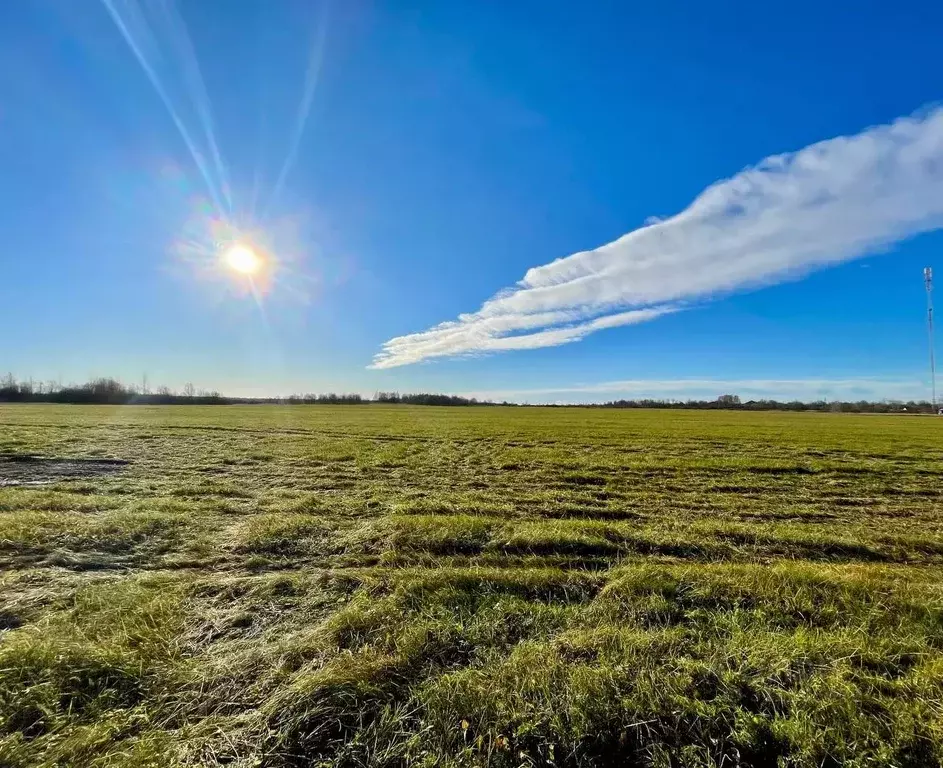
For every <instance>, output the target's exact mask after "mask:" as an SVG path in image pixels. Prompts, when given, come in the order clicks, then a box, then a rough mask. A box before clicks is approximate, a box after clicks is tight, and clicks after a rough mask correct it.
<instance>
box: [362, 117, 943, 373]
mask: <svg viewBox="0 0 943 768" xmlns="http://www.w3.org/2000/svg"><path fill="white" fill-rule="evenodd" d="M941 226H943V108H937V109H935V110H932V111H929V112H926V113H925V114H921V115H917V116H913V117H904V118H900V119H898V120H895V121H894V122H893V123H891V124H889V125H882V126H878V127H874V128H869V129H868V130H866V131H864V132H862V133H859V134H856V135H854V136H843V137H839V138H835V139H830V140H828V141H823V142H820V143H818V144H813V145H811V146H808V147H806V148H805V149H802V150H800V151H798V152H793V153H789V154H783V155H775V156H773V157H768V158H766V159H765V160H762V161H761V162H760V163H759V164H758V165H756V166H754V167H752V168H748V169H746V170H744V171H742V172H741V173H739V174H737V175H736V176H734V177H732V178H730V179H726V180H724V181H720V182H717V183H716V184H713V185H712V186H710V187H708V188H707V189H705V190H704V191H703V192H702V193H701V194H700V195H699V196H698V197H697V198H696V199H695V200H694V202H692V203H691V205H690V206H688V208H686V209H685V210H684V211H682V212H681V213H679V214H677V215H675V216H672V217H671V218H667V219H663V220H650V221H649V222H648V223H647V224H646V226H643V227H640V228H639V229H636V230H634V231H632V232H629V233H628V234H627V235H624V236H623V237H620V238H619V239H618V240H615V241H613V242H611V243H607V244H606V245H603V246H600V247H599V248H596V249H594V250H591V251H581V252H580V253H575V254H573V255H571V256H567V257H566V258H562V259H557V260H556V261H552V262H550V263H549V264H544V265H543V266H539V267H534V268H533V269H530V270H528V272H527V274H526V275H524V278H523V279H522V280H521V281H520V282H519V283H517V284H516V285H515V286H512V287H510V288H507V289H505V290H503V291H501V292H499V293H498V294H497V295H495V296H494V297H493V298H491V299H489V300H488V301H486V302H485V303H484V304H483V305H482V306H481V308H480V309H479V310H478V311H477V312H472V313H469V314H463V315H460V316H459V318H458V319H457V320H454V321H450V322H445V323H442V324H440V325H437V326H435V327H433V328H431V329H429V330H427V331H423V332H421V333H412V334H409V335H406V336H399V337H396V338H393V339H390V340H389V341H387V342H386V343H385V344H384V345H383V349H382V350H381V351H380V352H379V353H378V354H377V355H376V357H375V358H374V360H373V363H372V365H371V366H370V367H372V368H392V367H395V366H399V365H408V364H410V363H416V362H419V361H421V360H426V359H428V358H434V357H447V356H454V355H469V354H479V353H488V352H494V351H498V350H507V349H525V348H535V347H546V346H555V345H559V344H566V343H568V342H572V341H577V340H579V339H582V338H584V337H585V336H586V335H588V334H590V333H593V332H594V331H597V330H601V329H603V328H611V327H615V326H618V325H627V324H632V323H639V322H644V321H646V320H653V319H655V318H656V317H660V316H661V315H664V314H666V313H668V312H673V311H676V310H678V309H679V308H681V306H682V305H683V303H684V302H690V301H692V300H698V299H704V298H707V297H710V296H716V295H718V294H724V293H728V292H731V291H735V290H740V289H745V288H753V287H757V286H762V285H768V284H772V283H775V282H779V281H782V280H785V279H789V278H794V277H796V276H799V275H802V274H805V273H807V272H809V271H811V270H813V269H816V268H820V267H824V266H827V265H831V264H838V263H840V262H843V261H848V260H850V259H855V258H858V257H861V256H864V255H867V254H870V253H874V252H876V251H879V250H881V249H883V248H886V247H888V246H889V245H891V244H893V243H895V242H897V241H899V240H902V239H904V238H907V237H910V236H913V235H916V234H919V233H921V232H927V231H930V230H933V229H938V228H940V227H941Z"/></svg>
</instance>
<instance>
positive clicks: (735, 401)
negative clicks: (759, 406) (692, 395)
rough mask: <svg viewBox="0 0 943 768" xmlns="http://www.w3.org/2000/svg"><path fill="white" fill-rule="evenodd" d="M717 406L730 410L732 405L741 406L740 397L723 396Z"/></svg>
mask: <svg viewBox="0 0 943 768" xmlns="http://www.w3.org/2000/svg"><path fill="white" fill-rule="evenodd" d="M717 405H719V406H721V407H723V408H729V407H730V406H732V405H740V396H739V395H721V396H720V397H718V398H717Z"/></svg>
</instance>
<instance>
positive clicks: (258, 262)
mask: <svg viewBox="0 0 943 768" xmlns="http://www.w3.org/2000/svg"><path fill="white" fill-rule="evenodd" d="M223 261H224V262H225V264H226V266H227V267H229V268H230V269H231V270H233V271H234V272H238V273H240V274H242V275H254V274H255V273H256V272H258V271H259V270H260V269H261V268H262V258H261V257H260V256H259V254H257V253H256V252H255V251H253V250H252V249H251V248H250V247H249V246H248V245H243V244H242V243H236V244H235V245H233V246H231V247H230V248H229V249H228V250H227V251H226V252H225V253H224V254H223Z"/></svg>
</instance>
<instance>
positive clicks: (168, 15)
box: [161, 0, 233, 214]
mask: <svg viewBox="0 0 943 768" xmlns="http://www.w3.org/2000/svg"><path fill="white" fill-rule="evenodd" d="M161 8H162V10H163V12H164V18H165V20H166V23H167V26H168V29H169V31H170V39H171V42H172V43H173V44H174V45H175V47H176V48H177V52H178V54H179V56H180V60H181V62H182V66H183V71H184V76H185V79H186V83H187V87H188V88H189V90H190V94H189V95H190V101H191V102H192V103H193V106H194V107H195V108H196V111H197V116H198V117H199V120H200V123H201V125H202V127H203V134H204V136H205V138H206V144H207V147H208V148H209V151H210V155H211V157H212V159H213V164H214V165H215V167H216V173H217V175H218V178H219V186H220V190H221V192H222V196H223V197H224V198H225V200H226V204H227V206H228V209H229V212H230V214H232V210H233V201H232V190H231V186H230V184H229V175H228V173H227V172H226V167H225V165H224V164H223V161H222V157H221V155H220V152H219V145H218V144H217V143H216V135H215V131H214V129H213V117H212V113H211V111H210V99H209V95H208V93H207V91H206V84H205V83H204V81H203V75H202V73H201V72H200V64H199V60H198V59H197V57H196V52H195V51H194V48H193V43H192V42H191V41H190V35H189V34H188V33H187V27H186V24H184V21H183V19H182V18H181V17H180V14H179V13H177V10H176V8H175V7H174V5H173V0H163V2H162V3H161Z"/></svg>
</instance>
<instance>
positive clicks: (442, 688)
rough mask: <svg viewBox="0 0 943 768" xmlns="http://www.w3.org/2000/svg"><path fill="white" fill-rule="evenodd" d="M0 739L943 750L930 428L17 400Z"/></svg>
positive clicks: (661, 416)
mask: <svg viewBox="0 0 943 768" xmlns="http://www.w3.org/2000/svg"><path fill="white" fill-rule="evenodd" d="M10 452H14V453H17V452H18V453H24V452H25V453H42V454H44V455H54V456H77V457H78V456H96V455H97V456H113V457H118V458H124V459H129V460H131V461H132V462H133V463H132V465H131V466H130V467H129V468H128V469H127V470H126V471H124V472H122V473H120V474H116V475H111V476H108V477H97V478H86V479H82V480H76V481H65V482H58V483H56V484H53V485H47V486H37V487H0V563H2V573H0V765H2V766H7V765H9V766H40V765H49V766H58V765H62V766H65V765H69V766H72V765H76V766H79V765H81V766H85V765H88V766H148V765H153V766H174V765H179V766H188V765H193V766H196V765H239V766H272V767H273V768H274V767H276V766H308V765H324V766H361V765H376V766H381V765H382V766H402V765H429V766H432V765H452V766H473V765H493V766H518V765H538V764H539V765H571V766H584V765H585V766H590V765H625V764H630V765H652V766H658V765H664V766H669V765H671V766H676V765H685V766H687V765H690V766H696V765H704V766H706V765H719V764H724V765H728V764H729V765H737V764H740V765H757V766H760V765H763V766H765V765H795V766H806V765H808V766H821V765H862V766H864V765H899V766H923V765H939V764H940V762H941V760H943V570H941V568H940V566H941V564H943V529H941V522H943V513H941V497H943V487H941V484H940V479H941V475H943V462H941V459H943V420H939V421H938V420H936V419H933V418H918V417H875V416H844V415H822V414H753V413H750V414H740V413H730V412H723V413H719V412H710V413H707V412H690V413H684V412H660V411H633V412H624V411H602V410H587V409H565V410H564V409H509V408H452V409H438V408H409V407H399V406H392V407H382V406H372V405H371V406H363V407H357V406H346V407H312V406H299V407H268V406H266V407H208V408H200V407H176V408H175V407H165V408H145V407H140V408H139V407H119V408H99V407H57V406H7V407H0V454H2V453H10Z"/></svg>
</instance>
